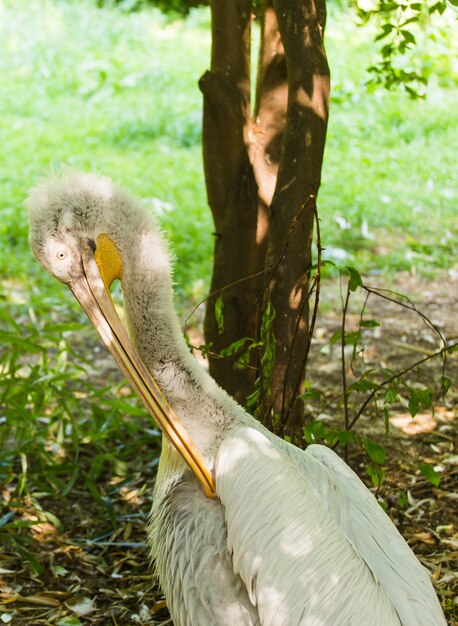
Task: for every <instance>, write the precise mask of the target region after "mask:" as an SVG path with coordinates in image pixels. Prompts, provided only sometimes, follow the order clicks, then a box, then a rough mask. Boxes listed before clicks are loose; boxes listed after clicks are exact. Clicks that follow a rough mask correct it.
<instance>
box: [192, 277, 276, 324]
mask: <svg viewBox="0 0 458 626" xmlns="http://www.w3.org/2000/svg"><path fill="white" fill-rule="evenodd" d="M269 269H271V268H270V267H268V268H266V269H265V270H262V271H261V272H256V273H255V274H250V275H249V276H244V277H243V278H239V279H238V280H234V282H233V283H228V284H227V285H224V287H220V288H219V289H215V291H212V292H211V293H209V294H208V296H205V298H203V299H202V300H200V301H199V302H198V303H197V304H196V306H195V307H194V308H193V309H192V311H191V313H190V314H189V315H188V317H187V318H186V319H185V321H184V323H185V324H187V323H188V321H189V319H190V318H191V317H192V316H193V315H194V313H195V312H196V311H197V309H198V308H199V307H200V305H201V304H203V303H204V302H206V301H207V300H209V299H210V298H211V297H213V296H216V294H220V293H222V292H223V291H224V290H225V289H229V288H230V287H235V285H240V283H244V282H245V281H247V280H251V279H253V278H256V277H257V276H261V274H264V273H265V272H266V271H267V270H269Z"/></svg>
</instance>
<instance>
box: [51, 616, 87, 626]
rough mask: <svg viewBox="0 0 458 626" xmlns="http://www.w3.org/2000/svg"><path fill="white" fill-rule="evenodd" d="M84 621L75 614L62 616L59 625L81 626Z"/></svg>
mask: <svg viewBox="0 0 458 626" xmlns="http://www.w3.org/2000/svg"><path fill="white" fill-rule="evenodd" d="M81 624H82V622H81V621H80V620H79V619H78V618H77V617H75V615H68V616H67V617H62V618H61V619H60V620H59V621H58V622H57V626H81Z"/></svg>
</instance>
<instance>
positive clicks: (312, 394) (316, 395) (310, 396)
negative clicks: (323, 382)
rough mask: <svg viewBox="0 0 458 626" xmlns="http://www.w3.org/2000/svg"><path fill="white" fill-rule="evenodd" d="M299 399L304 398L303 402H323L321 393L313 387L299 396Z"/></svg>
mask: <svg viewBox="0 0 458 626" xmlns="http://www.w3.org/2000/svg"><path fill="white" fill-rule="evenodd" d="M298 397H299V398H302V400H321V391H320V390H319V389H314V388H313V387H311V388H310V389H306V390H305V391H304V393H301V394H299V396H298Z"/></svg>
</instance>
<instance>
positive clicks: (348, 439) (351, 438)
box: [339, 430, 359, 446]
mask: <svg viewBox="0 0 458 626" xmlns="http://www.w3.org/2000/svg"><path fill="white" fill-rule="evenodd" d="M358 442H359V438H358V436H357V435H355V434H354V433H352V432H351V431H350V430H341V431H340V433H339V443H340V444H341V445H342V446H347V445H348V444H349V443H358Z"/></svg>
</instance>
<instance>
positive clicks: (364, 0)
mask: <svg viewBox="0 0 458 626" xmlns="http://www.w3.org/2000/svg"><path fill="white" fill-rule="evenodd" d="M357 9H358V15H359V17H360V18H361V20H362V23H363V24H366V23H367V22H368V21H369V20H370V19H371V18H375V19H376V22H377V34H376V36H375V41H376V42H378V41H380V42H382V47H381V49H380V57H381V60H380V61H378V62H377V63H375V64H374V65H372V66H370V67H369V72H370V73H371V75H372V77H371V79H370V80H369V84H372V85H377V84H380V85H383V86H384V87H385V88H386V89H392V88H393V87H396V86H399V85H401V86H403V87H404V88H405V90H406V91H407V93H408V94H409V95H410V96H411V97H413V98H418V97H419V96H424V95H425V89H424V86H425V85H426V83H427V79H428V76H429V75H430V73H431V69H429V68H428V67H427V62H425V61H426V55H425V53H424V51H422V49H421V48H425V46H427V45H428V43H429V44H431V42H435V41H437V39H438V38H440V37H441V36H443V35H444V33H445V32H446V31H448V29H449V28H450V26H451V27H452V29H453V25H452V22H453V20H454V18H456V16H453V15H451V16H450V19H449V20H444V21H443V22H442V23H441V22H440V21H438V20H435V19H434V17H435V15H440V16H442V14H443V13H444V12H445V11H446V10H447V3H446V1H445V0H439V1H436V0H433V1H428V0H420V1H414V2H412V1H411V0H374V1H372V0H360V1H359V2H358V4H357ZM447 17H448V16H447ZM447 35H448V33H447ZM420 40H421V41H420Z"/></svg>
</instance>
